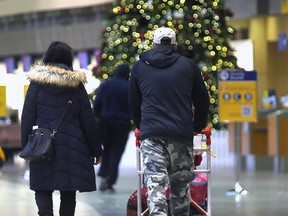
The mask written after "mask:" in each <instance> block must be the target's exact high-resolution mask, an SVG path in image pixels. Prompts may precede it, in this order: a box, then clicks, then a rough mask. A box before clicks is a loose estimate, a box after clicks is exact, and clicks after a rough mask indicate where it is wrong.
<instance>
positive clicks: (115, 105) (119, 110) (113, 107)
mask: <svg viewBox="0 0 288 216" xmlns="http://www.w3.org/2000/svg"><path fill="white" fill-rule="evenodd" d="M128 77H129V71H121V70H118V71H117V70H116V71H115V76H114V77H112V78H110V79H108V80H105V81H103V83H102V84H101V85H100V87H99V89H98V91H97V96H96V100H95V102H94V104H93V109H94V113H95V115H96V117H98V118H101V119H106V120H121V121H128V122H129V121H130V120H131V118H130V113H129V107H128V89H129V81H128Z"/></svg>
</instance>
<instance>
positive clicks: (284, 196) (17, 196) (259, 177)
mask: <svg viewBox="0 0 288 216" xmlns="http://www.w3.org/2000/svg"><path fill="white" fill-rule="evenodd" d="M131 139H132V140H133V138H131ZM129 145H130V146H129ZM129 145H128V147H127V149H126V152H125V155H124V159H123V160H122V162H121V167H120V176H119V180H118V183H117V185H116V187H115V189H116V193H115V194H105V193H101V192H98V191H96V192H90V193H78V194H77V207H76V214H75V215H76V216H99V215H100V216H125V215H126V206H127V200H128V198H129V196H130V195H131V193H132V192H134V191H135V189H136V188H137V175H136V167H135V166H134V163H132V164H131V161H133V160H134V159H135V158H134V156H135V155H134V154H135V152H134V146H133V145H132V147H131V144H129ZM221 145H222V147H223V148H225V149H226V148H227V146H225V144H223V142H222V144H221ZM214 151H215V153H216V154H218V158H213V159H212V176H211V179H212V184H211V187H212V196H211V202H212V205H211V212H210V213H211V215H213V216H228V215H229V216H244V215H247V216H272V215H273V216H275V215H276V216H278V215H279V216H285V215H288V193H287V192H288V173H280V174H279V173H278V174H276V173H274V172H273V171H242V172H241V173H239V179H238V180H239V183H240V185H241V186H242V187H243V189H246V190H247V192H248V193H247V195H239V194H237V195H227V192H229V191H230V190H231V189H232V190H234V186H235V183H236V173H235V169H234V165H233V157H232V155H231V154H229V153H227V150H226V151H225V150H223V149H219V148H216V149H214ZM97 169H98V167H95V172H97ZM25 170H26V164H25V162H24V161H23V160H22V159H19V158H18V157H17V156H16V157H15V161H14V164H6V165H5V166H4V167H2V169H1V170H0V172H1V175H0V215H1V216H2V215H3V216H4V215H5V216H37V208H36V205H35V202H34V193H33V191H31V190H29V185H28V181H27V180H25V177H26V176H25ZM58 207H59V194H58V193H57V192H55V193H54V211H55V215H58V214H57V211H58Z"/></svg>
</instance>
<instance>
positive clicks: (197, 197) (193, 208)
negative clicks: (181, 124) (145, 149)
mask: <svg viewBox="0 0 288 216" xmlns="http://www.w3.org/2000/svg"><path fill="white" fill-rule="evenodd" d="M139 135H140V131H139V130H137V129H136V130H135V136H136V153H137V169H138V170H137V171H138V176H139V182H138V190H135V191H134V192H133V193H132V194H131V196H130V197H129V199H128V202H127V216H148V215H149V211H148V207H147V188H145V187H143V178H142V175H143V172H142V170H141V159H140V158H141V152H140V142H139ZM195 135H196V134H195ZM197 135H201V136H202V139H201V142H203V141H204V142H205V147H202V148H200V149H199V148H198V149H197V148H196V149H195V148H194V153H195V156H194V164H195V167H196V166H199V165H200V164H201V162H202V153H204V152H206V153H208V154H206V156H207V157H206V169H202V170H196V169H195V178H194V180H193V181H192V182H191V183H190V195H191V200H190V201H191V202H190V214H189V216H198V215H211V213H210V211H211V209H210V206H211V200H210V193H211V192H210V186H209V185H210V181H211V180H210V177H209V176H210V171H211V155H210V150H211V149H210V145H211V137H210V136H211V129H210V128H209V127H207V128H206V129H205V130H203V131H202V132H201V133H199V134H197ZM138 197H140V199H138ZM166 197H167V204H168V215H169V216H170V215H171V213H170V208H169V197H170V189H169V188H168V189H167V190H166ZM138 206H139V207H140V208H138ZM207 210H208V211H207Z"/></svg>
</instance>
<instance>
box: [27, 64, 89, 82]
mask: <svg viewBox="0 0 288 216" xmlns="http://www.w3.org/2000/svg"><path fill="white" fill-rule="evenodd" d="M27 79H28V80H29V81H33V82H36V83H40V84H50V85H56V86H58V87H77V86H79V84H81V83H83V84H85V83H86V82H87V80H86V75H85V73H84V72H81V71H72V70H71V69H69V68H68V67H65V66H63V65H57V64H55V65H44V64H42V63H38V64H35V65H32V67H31V70H30V71H29V72H28V73H27Z"/></svg>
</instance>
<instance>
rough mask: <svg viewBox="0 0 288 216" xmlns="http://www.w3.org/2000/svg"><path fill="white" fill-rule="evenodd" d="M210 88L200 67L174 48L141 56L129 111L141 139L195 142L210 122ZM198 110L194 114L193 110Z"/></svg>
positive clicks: (152, 50)
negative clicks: (163, 138) (164, 138)
mask: <svg viewBox="0 0 288 216" xmlns="http://www.w3.org/2000/svg"><path fill="white" fill-rule="evenodd" d="M209 104H210V103H209V96H208V91H207V88H206V86H205V84H204V81H203V79H202V76H201V72H200V70H199V68H198V67H197V65H196V64H195V63H194V62H193V61H192V60H191V59H188V58H186V57H184V56H181V55H180V54H178V53H177V52H175V50H174V49H173V48H172V47H170V46H159V47H156V48H154V49H151V50H149V51H146V52H144V53H142V54H141V55H140V60H138V61H137V62H136V63H135V65H134V67H133V70H132V73H131V77H130V86H129V108H130V112H131V114H132V119H133V122H134V124H135V126H136V127H137V128H138V129H140V139H141V140H143V139H145V138H149V137H153V136H162V137H171V138H177V139H184V140H190V141H192V139H193V134H194V131H195V132H199V131H201V130H202V129H203V128H204V127H205V126H206V123H207V117H208V110H209ZM193 106H194V108H195V110H194V112H193V108H192V107H193Z"/></svg>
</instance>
